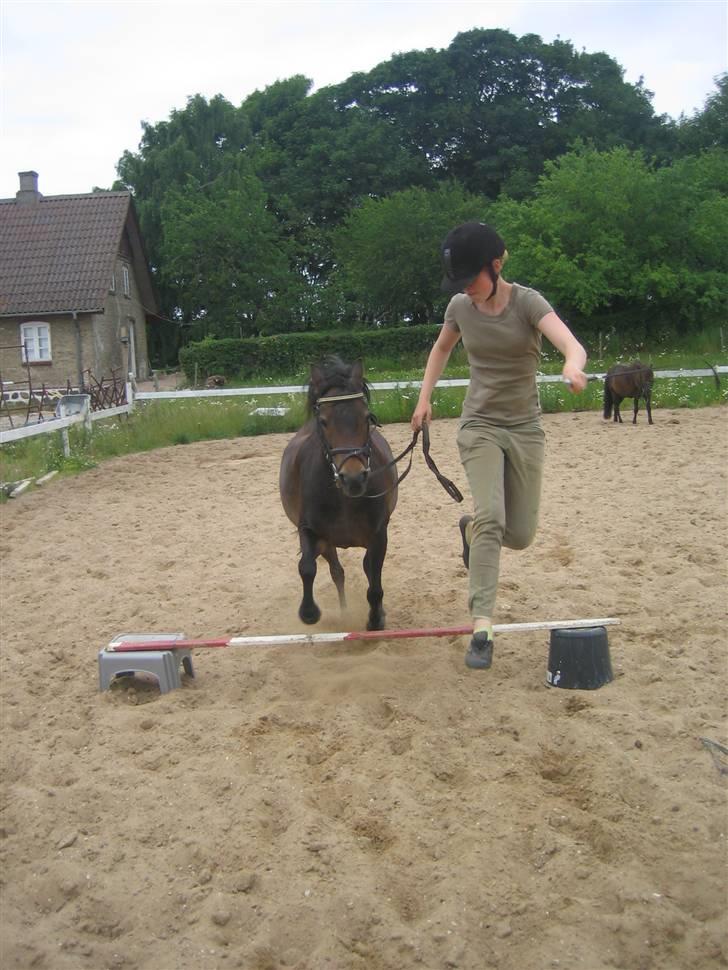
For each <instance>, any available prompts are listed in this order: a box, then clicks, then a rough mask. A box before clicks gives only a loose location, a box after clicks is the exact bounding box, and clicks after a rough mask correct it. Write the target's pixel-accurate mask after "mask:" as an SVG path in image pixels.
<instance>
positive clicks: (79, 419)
mask: <svg viewBox="0 0 728 970" xmlns="http://www.w3.org/2000/svg"><path fill="white" fill-rule="evenodd" d="M719 374H728V366H721V367H716V368H715V369H714V370H713V369H710V368H702V369H697V370H661V371H655V378H658V377H659V378H666V377H667V378H683V377H713V378H715V377H716V376H717V375H719ZM604 376H605V374H604V373H603V372H602V373H598V374H589V380H592V381H595V380H602V379H603V378H604ZM562 380H563V378H562V377H561V375H560V374H539V375H538V376H537V378H536V381H537V383H538V384H556V383H559V382H561V381H562ZM468 383H469V382H468V380H467V378H457V379H454V380H444V381H438V384H437V386H438V388H440V387H467V385H468ZM421 386H422V382H421V381H381V382H377V383H372V384H370V387H371V388H372V390H374V391H393V390H407V389H409V388H419V387H421ZM306 390H307V388H306V387H305V386H301V385H300V384H295V385H294V384H291V385H284V386H282V387H216V388H210V389H206V390H186V391H135V390H134V386H133V383H132V382H129V383H127V385H126V399H127V402H128V403H127V404H121V405H119V406H118V407H113V408H104V409H103V410H101V411H91V412H89V413H78V414H72V415H70V416H68V417H57V418H49V419H47V420H45V421H41V422H39V423H38V424H29V425H24V426H23V427H21V428H10V429H8V430H6V431H0V445H5V444H9V443H10V442H12V441H19V440H20V439H21V438H30V437H33V436H34V435H39V434H50V433H51V432H54V431H62V430H64V429H67V428H69V427H71V425H74V424H80V423H83V422H86V424H87V426H88V425H89V422H90V421H100V420H103V419H104V418H112V417H114V416H116V415H118V414H128V413H129V412H131V411H133V410H134V405H135V403H136V402H137V401H169V400H185V399H187V398H204V397H261V396H264V395H274V394H277V395H279V396H280V395H285V394H304V393H306Z"/></svg>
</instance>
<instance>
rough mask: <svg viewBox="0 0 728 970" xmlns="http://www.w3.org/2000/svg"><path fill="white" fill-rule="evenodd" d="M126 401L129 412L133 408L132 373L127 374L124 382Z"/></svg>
mask: <svg viewBox="0 0 728 970" xmlns="http://www.w3.org/2000/svg"><path fill="white" fill-rule="evenodd" d="M126 403H127V404H128V405H129V414H131V412H132V411H133V410H134V381H133V375H132V374H129V375H128V379H127V382H126Z"/></svg>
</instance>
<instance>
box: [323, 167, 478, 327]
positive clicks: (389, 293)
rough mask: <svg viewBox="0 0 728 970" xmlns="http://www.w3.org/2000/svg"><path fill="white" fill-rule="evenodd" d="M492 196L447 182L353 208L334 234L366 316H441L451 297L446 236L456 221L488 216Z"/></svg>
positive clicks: (379, 319)
mask: <svg viewBox="0 0 728 970" xmlns="http://www.w3.org/2000/svg"><path fill="white" fill-rule="evenodd" d="M487 204H488V203H487V200H486V199H485V198H483V197H476V196H473V195H471V194H470V193H468V192H466V191H465V190H464V189H463V188H462V187H461V186H459V185H456V184H446V185H441V186H439V187H438V188H436V189H433V190H429V191H428V190H426V189H405V190H404V191H402V192H395V193H393V194H392V195H390V196H388V197H387V198H385V199H367V200H365V201H364V202H363V203H362V205H361V206H359V207H358V208H356V209H353V210H352V211H351V212H350V214H349V215H348V216H347V218H346V219H345V220H344V222H343V224H342V225H341V226H340V227H339V229H337V230H336V232H335V234H334V248H335V252H336V255H337V260H338V276H339V278H340V279H341V280H343V283H344V287H345V289H348V290H349V291H350V292H351V294H352V295H353V298H354V300H355V301H356V303H357V304H358V305H359V307H360V308H361V317H360V320H361V322H368V323H375V324H380V325H381V324H384V325H392V324H394V325H396V324H401V323H403V322H411V323H415V324H417V323H433V322H435V320H436V319H437V315H438V313H439V312H440V311H441V310H442V309H443V308H444V303H445V300H444V298H443V295H442V292H441V290H440V281H441V279H442V265H441V262H440V244H441V242H442V240H443V239H444V237H445V235H446V234H447V232H448V231H449V230H450V229H451V228H452V227H453V225H456V224H457V223H459V222H464V221H466V220H469V219H482V218H483V216H484V213H485V210H486V208H487Z"/></svg>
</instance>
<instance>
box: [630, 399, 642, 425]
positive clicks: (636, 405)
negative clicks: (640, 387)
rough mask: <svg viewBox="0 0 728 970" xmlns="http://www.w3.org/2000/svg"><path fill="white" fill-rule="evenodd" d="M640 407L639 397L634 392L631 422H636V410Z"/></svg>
mask: <svg viewBox="0 0 728 970" xmlns="http://www.w3.org/2000/svg"><path fill="white" fill-rule="evenodd" d="M639 409H640V398H639V394H635V398H634V414H633V416H632V424H637V412H638V411H639Z"/></svg>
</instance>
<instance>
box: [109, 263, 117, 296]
mask: <svg viewBox="0 0 728 970" xmlns="http://www.w3.org/2000/svg"><path fill="white" fill-rule="evenodd" d="M109 292H110V293H116V273H115V272H114V271H113V269H112V271H111V286H110V287H109Z"/></svg>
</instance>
